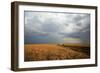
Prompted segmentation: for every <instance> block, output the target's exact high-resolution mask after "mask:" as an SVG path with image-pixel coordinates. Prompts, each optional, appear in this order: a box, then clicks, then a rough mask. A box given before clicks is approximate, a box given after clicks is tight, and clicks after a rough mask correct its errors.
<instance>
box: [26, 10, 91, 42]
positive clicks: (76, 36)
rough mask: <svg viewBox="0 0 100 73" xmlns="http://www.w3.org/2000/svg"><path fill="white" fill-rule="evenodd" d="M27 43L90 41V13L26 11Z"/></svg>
mask: <svg viewBox="0 0 100 73" xmlns="http://www.w3.org/2000/svg"><path fill="white" fill-rule="evenodd" d="M24 15H25V26H24V27H25V29H24V38H25V40H24V41H25V43H89V41H90V15H89V14H79V13H57V12H34V11H25V14H24Z"/></svg>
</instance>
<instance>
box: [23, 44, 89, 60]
mask: <svg viewBox="0 0 100 73" xmlns="http://www.w3.org/2000/svg"><path fill="white" fill-rule="evenodd" d="M24 48H25V50H24V60H25V61H43V60H64V59H86V58H89V57H90V55H89V51H90V48H89V47H88V46H82V45H81V46H75V45H74V46H72V45H64V44H63V45H58V44H25V46H24ZM84 50H85V51H84Z"/></svg>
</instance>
